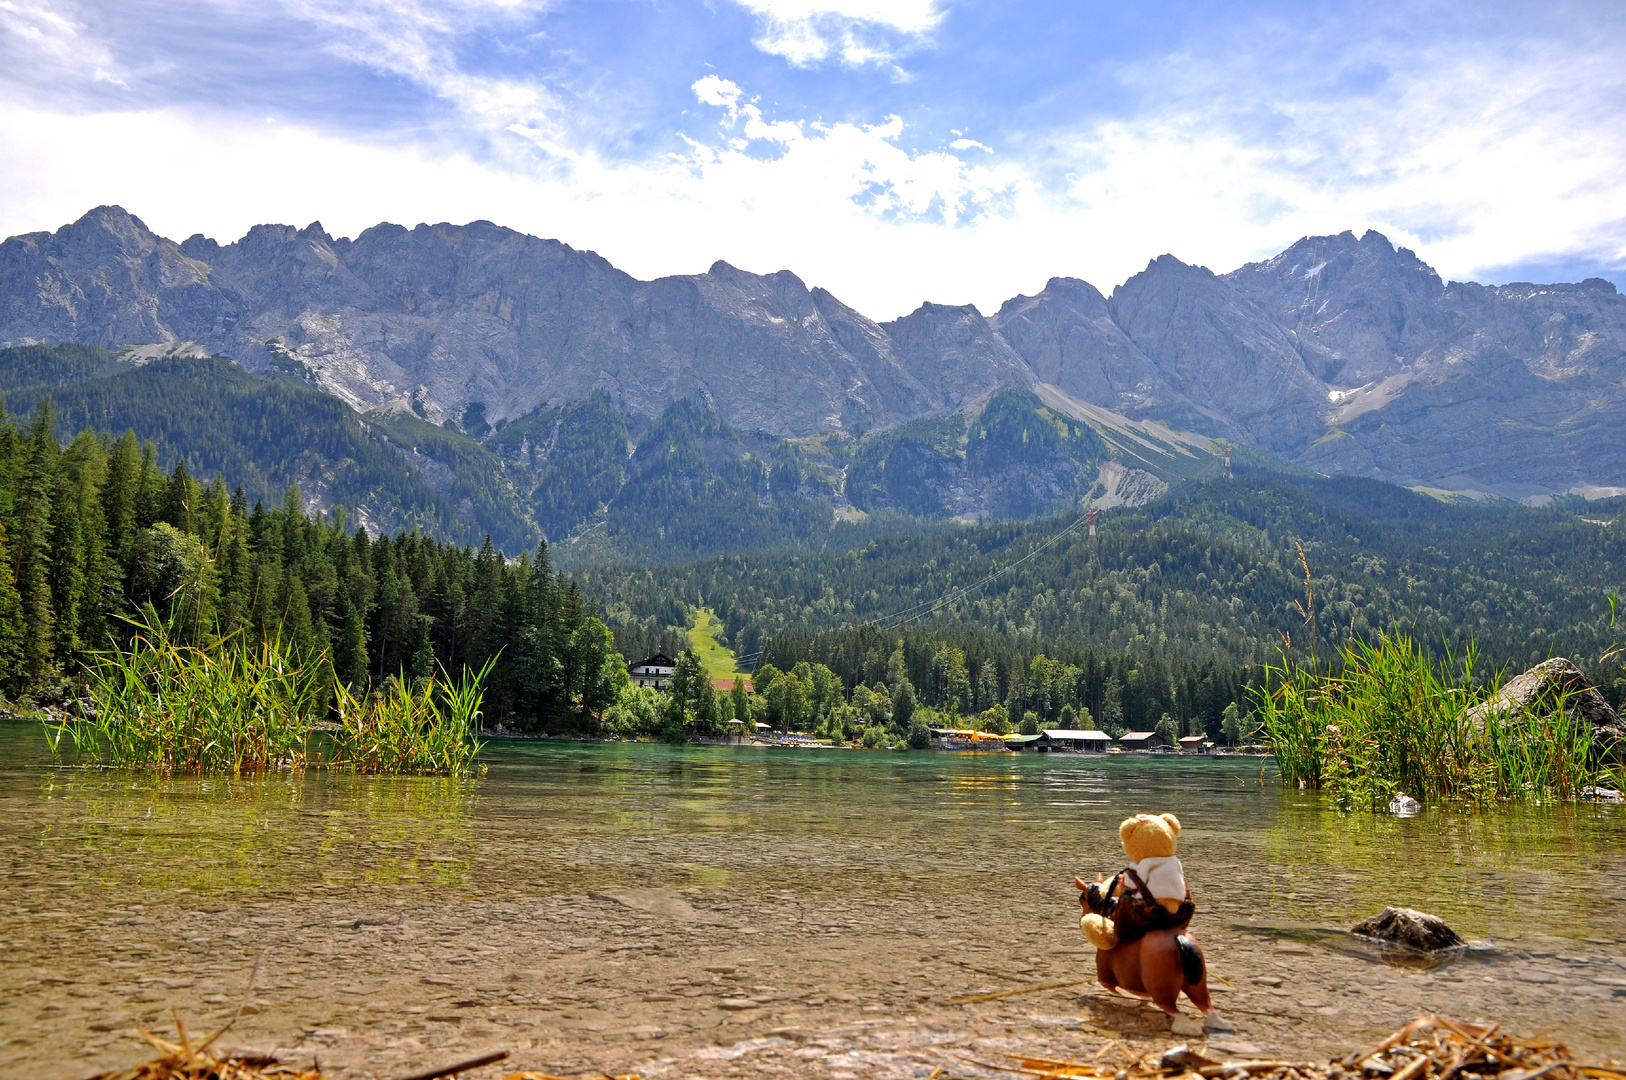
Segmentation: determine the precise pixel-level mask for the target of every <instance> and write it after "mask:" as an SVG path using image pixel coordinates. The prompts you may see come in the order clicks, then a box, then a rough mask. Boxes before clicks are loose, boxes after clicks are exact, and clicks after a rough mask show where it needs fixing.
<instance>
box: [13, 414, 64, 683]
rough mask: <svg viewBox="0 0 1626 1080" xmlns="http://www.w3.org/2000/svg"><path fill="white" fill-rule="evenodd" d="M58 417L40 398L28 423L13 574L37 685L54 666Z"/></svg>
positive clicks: (26, 675)
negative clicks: (53, 512)
mask: <svg viewBox="0 0 1626 1080" xmlns="http://www.w3.org/2000/svg"><path fill="white" fill-rule="evenodd" d="M60 453H61V450H60V448H59V447H58V446H57V444H56V423H55V417H54V416H53V415H52V412H51V399H50V398H49V397H46V398H45V399H43V400H42V401H41V402H40V404H39V408H38V409H36V410H35V413H34V419H33V422H32V423H31V424H30V430H29V435H28V442H27V449H26V450H25V451H24V460H23V462H22V468H21V470H20V472H21V476H20V477H19V479H20V481H21V483H20V484H19V490H18V492H17V494H18V499H17V502H18V507H17V524H18V536H17V540H16V544H17V551H16V554H15V556H14V557H15V570H14V579H15V581H16V583H17V594H18V597H19V600H20V603H21V605H22V613H23V622H24V626H25V634H24V637H23V656H22V672H23V679H24V681H25V683H26V684H27V685H29V686H38V685H40V684H41V683H42V682H44V680H45V679H46V678H47V677H49V676H50V675H51V674H52V673H54V672H55V670H56V663H55V659H56V657H55V647H56V613H55V611H54V610H53V608H52V604H51V501H52V497H53V496H54V495H55V494H56V459H57V457H58V456H59V455H60Z"/></svg>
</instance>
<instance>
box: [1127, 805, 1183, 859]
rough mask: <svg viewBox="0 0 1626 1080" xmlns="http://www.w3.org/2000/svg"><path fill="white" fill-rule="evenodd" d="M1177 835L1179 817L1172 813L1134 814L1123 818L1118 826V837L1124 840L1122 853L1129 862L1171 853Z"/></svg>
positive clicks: (1178, 833) (1172, 852) (1178, 831)
mask: <svg viewBox="0 0 1626 1080" xmlns="http://www.w3.org/2000/svg"><path fill="white" fill-rule="evenodd" d="M1179 835H1180V819H1179V818H1177V817H1175V816H1174V815H1173V814H1136V815H1135V816H1134V817H1132V818H1124V820H1123V823H1122V824H1120V825H1119V826H1118V837H1119V839H1121V840H1122V841H1123V842H1124V854H1125V855H1128V856H1129V861H1130V862H1137V863H1138V862H1140V861H1141V860H1142V859H1150V858H1154V857H1157V856H1167V855H1173V854H1174V846H1175V838H1176V837H1177V836H1179Z"/></svg>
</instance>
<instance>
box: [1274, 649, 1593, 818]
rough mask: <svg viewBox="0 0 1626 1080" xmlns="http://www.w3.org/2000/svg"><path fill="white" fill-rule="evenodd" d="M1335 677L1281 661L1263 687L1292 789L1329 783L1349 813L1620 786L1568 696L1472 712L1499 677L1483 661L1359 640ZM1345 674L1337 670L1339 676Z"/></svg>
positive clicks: (1343, 652) (1344, 652)
mask: <svg viewBox="0 0 1626 1080" xmlns="http://www.w3.org/2000/svg"><path fill="white" fill-rule="evenodd" d="M1338 659H1339V661H1340V663H1339V664H1338V665H1336V667H1335V668H1334V670H1333V671H1322V670H1320V669H1319V668H1317V667H1315V666H1303V665H1298V664H1295V663H1294V662H1293V661H1292V660H1291V659H1290V658H1288V657H1287V656H1286V654H1284V657H1283V660H1282V663H1281V664H1280V665H1271V666H1268V667H1267V681H1266V686H1265V687H1264V688H1262V689H1259V690H1257V691H1255V700H1256V703H1257V709H1258V719H1259V721H1260V723H1261V727H1262V729H1263V732H1264V735H1265V738H1266V740H1267V741H1268V742H1269V743H1270V746H1271V749H1272V751H1273V752H1274V754H1275V756H1276V761H1277V765H1278V767H1279V768H1280V771H1281V776H1282V780H1283V782H1284V783H1288V784H1294V785H1297V786H1300V787H1307V788H1320V789H1324V790H1326V791H1328V792H1330V793H1331V794H1332V795H1334V796H1335V797H1336V799H1337V800H1338V803H1339V805H1340V806H1343V807H1345V808H1348V809H1373V810H1376V809H1383V808H1385V807H1387V805H1388V803H1389V800H1390V799H1391V798H1393V797H1394V796H1395V795H1396V794H1398V793H1401V792H1404V793H1405V794H1407V795H1410V796H1411V797H1412V798H1414V799H1417V800H1419V801H1420V802H1424V803H1427V802H1430V801H1442V800H1445V801H1449V800H1457V801H1464V802H1468V803H1473V804H1485V803H1490V802H1494V801H1497V800H1506V799H1525V798H1533V799H1542V798H1570V797H1572V796H1574V795H1575V794H1576V793H1578V792H1579V790H1580V789H1581V788H1582V787H1584V786H1586V785H1588V784H1597V783H1602V782H1604V781H1605V780H1608V779H1612V777H1611V775H1610V774H1609V773H1608V771H1607V770H1606V769H1605V768H1604V766H1602V765H1601V764H1600V763H1599V762H1598V758H1597V755H1596V754H1595V753H1594V751H1593V745H1592V743H1593V732H1592V726H1591V725H1590V724H1589V723H1588V722H1587V721H1586V720H1585V719H1584V718H1582V717H1580V716H1579V715H1577V714H1576V712H1575V711H1574V710H1573V709H1571V708H1569V705H1568V702H1567V701H1566V700H1565V697H1566V696H1567V695H1561V696H1559V697H1557V698H1555V699H1554V700H1552V701H1550V702H1545V703H1543V705H1542V707H1540V708H1530V709H1518V710H1508V711H1505V712H1500V713H1494V712H1493V713H1491V714H1490V715H1487V716H1484V717H1483V718H1475V717H1473V716H1470V715H1469V710H1470V709H1471V708H1473V706H1475V705H1477V704H1480V703H1481V702H1483V701H1485V700H1486V699H1488V698H1489V697H1491V696H1492V695H1493V694H1494V693H1495V692H1496V689H1497V687H1498V685H1499V684H1500V681H1501V680H1500V674H1499V673H1498V674H1497V675H1495V676H1493V677H1492V678H1491V679H1489V680H1487V681H1486V682H1485V683H1483V684H1476V682H1475V670H1474V669H1475V666H1476V663H1477V660H1478V657H1477V654H1476V653H1475V651H1474V650H1473V648H1472V647H1471V646H1470V648H1469V650H1468V651H1467V653H1466V654H1464V655H1463V656H1462V657H1461V659H1460V662H1459V661H1458V659H1457V658H1456V657H1452V656H1450V655H1447V656H1445V657H1443V658H1441V659H1436V658H1434V657H1433V656H1431V655H1429V654H1428V653H1427V652H1425V651H1424V650H1422V649H1421V648H1419V647H1418V646H1417V644H1416V643H1415V642H1414V641H1413V640H1412V639H1411V638H1410V637H1408V636H1398V637H1382V638H1380V639H1379V640H1378V641H1376V642H1374V643H1367V642H1351V643H1350V644H1348V645H1345V646H1344V647H1342V648H1341V649H1340V650H1339V657H1338ZM1334 672H1336V673H1334Z"/></svg>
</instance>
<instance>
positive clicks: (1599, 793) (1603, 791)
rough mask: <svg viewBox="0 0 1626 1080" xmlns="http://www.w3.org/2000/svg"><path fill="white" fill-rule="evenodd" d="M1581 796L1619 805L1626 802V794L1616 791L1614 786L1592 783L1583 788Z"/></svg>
mask: <svg viewBox="0 0 1626 1080" xmlns="http://www.w3.org/2000/svg"><path fill="white" fill-rule="evenodd" d="M1581 798H1583V799H1590V800H1592V801H1593V802H1601V803H1615V804H1617V805H1618V804H1620V803H1626V794H1623V793H1621V792H1619V791H1616V790H1615V789H1614V788H1608V787H1593V786H1591V785H1590V784H1589V785H1587V786H1586V787H1584V788H1582V789H1581Z"/></svg>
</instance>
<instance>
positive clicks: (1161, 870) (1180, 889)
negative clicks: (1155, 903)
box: [1135, 855, 1186, 900]
mask: <svg viewBox="0 0 1626 1080" xmlns="http://www.w3.org/2000/svg"><path fill="white" fill-rule="evenodd" d="M1135 873H1137V874H1139V875H1140V879H1141V880H1142V881H1144V882H1145V883H1146V888H1147V891H1149V892H1150V893H1151V894H1152V899H1154V900H1184V899H1185V898H1186V871H1185V868H1184V867H1182V866H1181V865H1180V857H1179V856H1178V855H1154V856H1152V857H1151V858H1150V859H1142V860H1141V861H1140V862H1138V863H1135Z"/></svg>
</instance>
